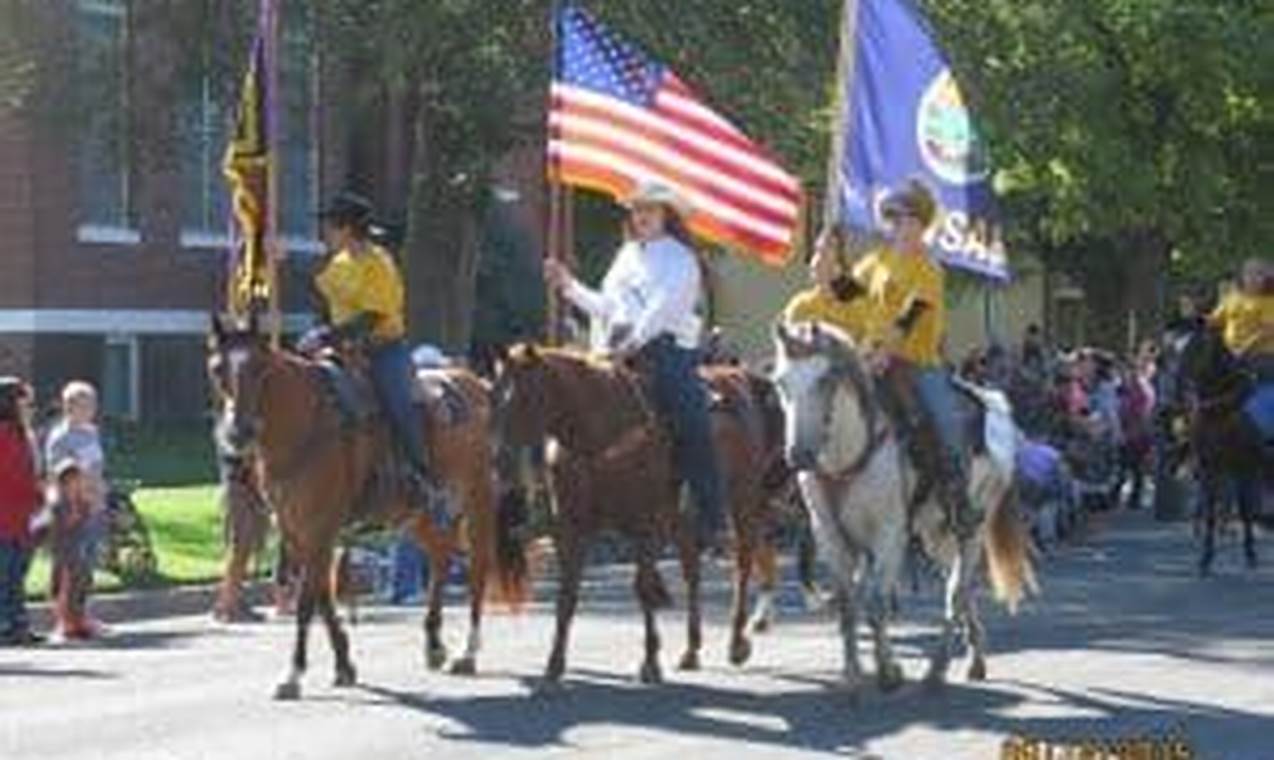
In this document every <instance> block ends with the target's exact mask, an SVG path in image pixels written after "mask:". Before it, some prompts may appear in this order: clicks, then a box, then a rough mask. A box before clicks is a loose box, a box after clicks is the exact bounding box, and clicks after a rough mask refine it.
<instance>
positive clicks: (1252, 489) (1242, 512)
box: [1237, 475, 1261, 569]
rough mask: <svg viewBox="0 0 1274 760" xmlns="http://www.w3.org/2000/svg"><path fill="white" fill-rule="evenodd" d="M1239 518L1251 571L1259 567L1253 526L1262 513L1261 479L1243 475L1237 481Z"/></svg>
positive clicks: (1244, 550) (1244, 553)
mask: <svg viewBox="0 0 1274 760" xmlns="http://www.w3.org/2000/svg"><path fill="white" fill-rule="evenodd" d="M1237 484H1238V489H1237V490H1238V499H1239V516H1240V517H1241V518H1242V519H1243V556H1244V558H1245V560H1246V561H1247V566H1248V568H1249V569H1252V568H1255V567H1256V566H1257V557H1256V537H1255V536H1254V535H1253V530H1252V526H1253V523H1255V522H1256V517H1257V515H1258V514H1260V511H1261V479H1260V476H1259V475H1257V476H1255V477H1253V476H1250V475H1243V476H1241V477H1239V478H1238V479H1237Z"/></svg>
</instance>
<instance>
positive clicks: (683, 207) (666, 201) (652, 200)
mask: <svg viewBox="0 0 1274 760" xmlns="http://www.w3.org/2000/svg"><path fill="white" fill-rule="evenodd" d="M656 204H658V205H662V206H667V207H668V208H670V209H672V210H673V211H675V212H676V213H677V215H678V216H680V217H682V218H685V217H687V216H689V215H690V212H691V206H690V203H689V202H688V201H686V199H685V198H684V197H683V196H682V195H681V194H680V193H678V192H677V191H676V190H673V189H672V188H671V187H668V186H667V185H665V184H663V183H661V182H643V183H641V184H640V185H638V186H637V189H636V190H634V191H633V192H632V193H631V194H629V195H628V197H627V198H625V199H624V203H623V205H624V208H627V209H631V208H633V207H634V206H647V205H656Z"/></svg>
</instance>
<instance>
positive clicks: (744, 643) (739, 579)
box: [730, 500, 757, 666]
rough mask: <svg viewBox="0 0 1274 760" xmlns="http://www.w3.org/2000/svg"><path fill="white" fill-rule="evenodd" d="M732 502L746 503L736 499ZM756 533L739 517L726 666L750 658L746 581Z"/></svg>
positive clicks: (749, 519) (745, 518) (751, 524)
mask: <svg viewBox="0 0 1274 760" xmlns="http://www.w3.org/2000/svg"><path fill="white" fill-rule="evenodd" d="M735 503H736V504H747V502H746V501H739V500H736V501H735ZM741 509H744V510H746V509H747V507H742V508H741ZM756 533H757V531H756V530H755V523H754V522H753V520H752V517H751V515H748V514H743V515H739V517H738V519H737V520H736V521H735V544H736V545H735V552H734V599H733V607H732V608H731V619H730V664H731V665H735V666H741V665H743V664H744V663H746V662H747V661H748V660H749V659H751V657H752V642H751V641H749V640H748V582H749V581H750V580H751V577H752V565H753V554H754V552H755V551H756Z"/></svg>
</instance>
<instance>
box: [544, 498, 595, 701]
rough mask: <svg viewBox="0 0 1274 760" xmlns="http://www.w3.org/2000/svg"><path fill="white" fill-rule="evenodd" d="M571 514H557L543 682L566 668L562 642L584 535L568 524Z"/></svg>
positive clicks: (575, 595) (553, 680) (575, 594)
mask: <svg viewBox="0 0 1274 760" xmlns="http://www.w3.org/2000/svg"><path fill="white" fill-rule="evenodd" d="M570 520H571V515H569V514H566V515H559V516H558V526H557V534H556V540H555V541H554V544H555V548H556V550H557V563H558V571H559V572H558V587H557V610H556V612H557V627H556V630H555V631H554V633H553V649H552V651H551V652H550V653H549V661H548V665H547V667H546V668H545V670H544V680H545V684H546V685H547V686H554V685H556V684H558V683H559V682H561V680H562V675H563V674H564V673H565V672H566V646H567V642H568V640H569V639H570V633H571V620H572V619H573V618H574V617H575V608H576V606H577V605H578V603H579V586H580V581H581V579H582V577H583V574H584V558H585V556H586V552H587V549H588V542H587V537H586V536H584V535H582V533H583V530H582V527H581V526H580V525H577V524H571V523H570V522H569V521H570Z"/></svg>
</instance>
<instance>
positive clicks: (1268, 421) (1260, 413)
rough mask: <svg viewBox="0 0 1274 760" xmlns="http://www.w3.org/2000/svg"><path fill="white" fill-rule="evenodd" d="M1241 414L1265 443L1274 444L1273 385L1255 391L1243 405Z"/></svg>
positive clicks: (1263, 386) (1266, 385)
mask: <svg viewBox="0 0 1274 760" xmlns="http://www.w3.org/2000/svg"><path fill="white" fill-rule="evenodd" d="M1243 413H1244V414H1246V415H1247V417H1248V419H1249V420H1251V421H1252V424H1253V425H1255V426H1256V429H1257V431H1259V432H1260V434H1261V438H1263V439H1264V440H1265V442H1266V443H1271V444H1274V383H1266V384H1264V385H1262V386H1260V387H1259V388H1257V389H1256V392H1254V393H1253V394H1252V395H1251V396H1250V397H1249V398H1248V400H1247V401H1245V402H1244V403H1243Z"/></svg>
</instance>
